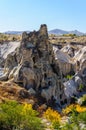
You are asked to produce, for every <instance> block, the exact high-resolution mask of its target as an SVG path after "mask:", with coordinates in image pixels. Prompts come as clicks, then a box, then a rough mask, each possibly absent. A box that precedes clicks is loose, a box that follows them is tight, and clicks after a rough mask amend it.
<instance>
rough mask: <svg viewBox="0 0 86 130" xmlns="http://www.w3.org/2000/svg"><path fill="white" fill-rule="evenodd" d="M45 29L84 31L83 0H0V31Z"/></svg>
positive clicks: (85, 22) (85, 25)
mask: <svg viewBox="0 0 86 130" xmlns="http://www.w3.org/2000/svg"><path fill="white" fill-rule="evenodd" d="M40 24H47V26H48V29H49V30H51V29H55V28H58V29H63V30H75V29H76V30H79V31H82V32H86V0H0V32H4V31H8V30H15V31H17V30H18V31H24V30H37V29H39V27H40Z"/></svg>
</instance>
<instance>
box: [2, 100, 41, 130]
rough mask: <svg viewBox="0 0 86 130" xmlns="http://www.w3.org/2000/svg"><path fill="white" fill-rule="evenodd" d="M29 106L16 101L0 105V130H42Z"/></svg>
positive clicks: (34, 112) (36, 114)
mask: <svg viewBox="0 0 86 130" xmlns="http://www.w3.org/2000/svg"><path fill="white" fill-rule="evenodd" d="M37 116H38V113H37V111H35V110H33V109H32V105H31V104H25V105H21V104H18V103H17V102H16V101H7V102H5V103H1V104H0V130H42V129H43V128H42V125H41V120H40V119H39V118H38V117H37Z"/></svg>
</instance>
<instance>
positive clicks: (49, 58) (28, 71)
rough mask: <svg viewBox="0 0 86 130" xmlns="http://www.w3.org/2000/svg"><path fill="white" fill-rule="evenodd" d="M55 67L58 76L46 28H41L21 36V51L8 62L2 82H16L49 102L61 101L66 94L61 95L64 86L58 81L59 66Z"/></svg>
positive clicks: (13, 54) (8, 58) (9, 56)
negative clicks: (11, 80) (8, 80)
mask: <svg viewBox="0 0 86 130" xmlns="http://www.w3.org/2000/svg"><path fill="white" fill-rule="evenodd" d="M56 67H58V68H57V71H56V72H55V58H54V53H53V48H52V45H51V44H50V42H49V41H48V33H47V26H46V25H41V27H40V30H39V31H37V32H36V31H34V32H30V33H29V34H27V33H26V32H24V33H23V34H22V41H21V44H20V47H19V48H17V49H16V50H15V51H14V52H12V53H10V54H9V55H8V57H7V59H6V62H5V68H4V72H5V75H4V77H2V80H4V79H10V78H13V80H14V82H16V83H21V84H22V85H23V86H24V87H25V88H26V89H27V90H28V92H29V93H33V94H36V93H39V94H40V95H41V96H42V97H44V98H45V99H46V100H47V101H49V100H52V99H58V100H59V95H60V94H61V93H63V91H62V92H59V89H60V88H61V84H62V83H61V80H58V75H59V78H60V77H61V75H60V73H59V66H58V64H56ZM59 87H60V88H59ZM62 96H64V93H63V94H62ZM64 97H65V96H64ZM61 98H62V97H61Z"/></svg>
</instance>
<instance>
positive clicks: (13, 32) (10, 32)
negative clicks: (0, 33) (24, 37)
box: [4, 31, 30, 35]
mask: <svg viewBox="0 0 86 130" xmlns="http://www.w3.org/2000/svg"><path fill="white" fill-rule="evenodd" d="M23 32H24V31H7V32H4V33H5V34H13V35H19V34H22V33H23ZM26 32H27V33H29V32H30V31H26Z"/></svg>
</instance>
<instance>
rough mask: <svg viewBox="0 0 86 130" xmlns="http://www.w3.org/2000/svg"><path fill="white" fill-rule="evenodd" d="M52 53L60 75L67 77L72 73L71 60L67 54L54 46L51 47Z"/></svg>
mask: <svg viewBox="0 0 86 130" xmlns="http://www.w3.org/2000/svg"><path fill="white" fill-rule="evenodd" d="M53 51H54V55H55V64H57V65H59V68H60V73H61V74H63V75H67V74H69V73H70V72H72V71H74V70H73V63H72V59H71V57H70V56H69V55H68V54H67V53H65V52H63V51H62V50H59V49H58V47H56V46H53Z"/></svg>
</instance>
